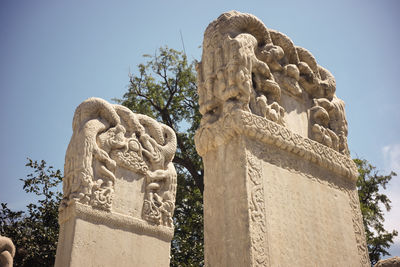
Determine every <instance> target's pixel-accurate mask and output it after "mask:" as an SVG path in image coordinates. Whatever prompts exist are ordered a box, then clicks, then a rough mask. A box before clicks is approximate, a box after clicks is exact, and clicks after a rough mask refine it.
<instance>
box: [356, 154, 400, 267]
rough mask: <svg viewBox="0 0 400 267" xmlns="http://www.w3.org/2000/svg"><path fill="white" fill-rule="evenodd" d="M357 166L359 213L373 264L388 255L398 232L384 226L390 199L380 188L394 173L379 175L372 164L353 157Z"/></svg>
mask: <svg viewBox="0 0 400 267" xmlns="http://www.w3.org/2000/svg"><path fill="white" fill-rule="evenodd" d="M354 162H355V163H356V165H357V167H358V172H359V177H358V181H357V188H358V196H359V198H360V206H361V213H362V215H363V222H364V228H365V234H366V237H367V245H368V252H369V258H370V260H371V264H373V265H374V264H375V263H376V262H378V260H379V259H380V258H381V257H382V256H386V255H390V254H389V253H388V251H387V250H388V249H389V247H390V245H391V244H393V238H394V237H395V236H397V234H398V232H397V231H396V230H393V231H392V232H388V231H387V230H386V229H385V228H384V226H383V222H384V221H385V218H384V210H383V207H384V208H385V209H386V211H390V208H391V206H390V203H391V201H390V199H389V198H388V197H387V196H386V195H385V194H383V193H381V188H383V189H386V186H387V184H388V182H389V181H390V180H391V179H392V177H393V176H396V173H394V172H391V173H390V174H389V175H380V174H379V172H378V171H377V170H376V168H375V167H374V166H372V165H371V164H370V163H369V162H368V161H366V160H363V159H354Z"/></svg>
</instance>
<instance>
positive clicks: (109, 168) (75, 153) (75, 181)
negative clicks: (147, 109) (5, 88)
mask: <svg viewBox="0 0 400 267" xmlns="http://www.w3.org/2000/svg"><path fill="white" fill-rule="evenodd" d="M72 128H73V134H72V137H71V141H70V143H69V146H68V149H67V152H66V156H65V166H64V169H65V177H64V183H63V199H62V201H61V204H60V210H63V209H64V208H65V207H67V206H68V205H70V204H71V203H73V202H80V203H82V204H86V205H90V206H92V207H93V208H96V209H101V210H106V211H111V210H112V200H113V194H114V184H115V181H116V177H115V171H116V168H117V166H118V167H120V168H124V169H127V170H129V171H132V172H135V173H139V174H141V175H142V176H143V177H144V183H145V198H144V200H143V209H142V217H143V219H145V220H146V221H148V222H149V223H152V224H156V225H165V226H168V227H172V215H173V212H174V208H175V194H176V182H177V180H176V171H175V168H174V165H173V163H172V160H173V157H174V155H175V150H176V136H175V133H174V132H173V130H172V129H171V128H169V127H168V126H166V125H163V124H160V123H158V122H157V121H155V120H154V119H152V118H150V117H147V116H145V115H141V114H135V113H133V112H132V111H130V110H129V109H128V108H126V107H123V106H120V105H112V104H109V103H108V102H106V101H105V100H102V99H100V98H89V99H88V100H86V101H84V102H83V103H82V104H80V105H79V106H78V108H77V109H76V111H75V115H74V119H73V127H72Z"/></svg>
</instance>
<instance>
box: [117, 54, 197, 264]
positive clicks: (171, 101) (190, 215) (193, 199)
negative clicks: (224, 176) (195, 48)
mask: <svg viewBox="0 0 400 267" xmlns="http://www.w3.org/2000/svg"><path fill="white" fill-rule="evenodd" d="M144 57H145V58H147V59H148V61H147V62H146V63H144V64H140V65H138V72H137V74H135V75H134V74H131V75H130V86H129V90H128V92H127V93H126V94H124V96H123V98H122V99H120V100H117V101H118V102H119V103H120V104H122V105H124V106H126V107H128V108H129V109H131V110H132V111H134V112H137V113H142V114H146V115H148V116H150V117H153V118H155V119H156V120H158V121H160V122H163V123H164V124H166V125H168V126H169V127H171V128H172V129H173V130H174V131H175V132H176V135H177V151H176V155H175V158H174V160H173V162H174V163H175V166H176V169H177V173H178V188H177V200H176V208H175V215H174V223H175V235H174V238H173V240H172V246H171V255H172V258H171V266H202V265H203V264H204V261H203V197H202V195H203V166H202V161H201V158H200V157H199V155H198V154H197V153H196V150H195V146H194V133H195V131H196V129H197V128H198V126H199V123H200V113H199V111H198V110H199V106H198V96H197V86H196V72H195V70H194V63H188V61H187V58H186V55H185V54H184V53H182V52H178V51H176V50H173V49H169V48H167V47H163V48H160V49H159V50H158V52H157V53H156V54H155V55H144Z"/></svg>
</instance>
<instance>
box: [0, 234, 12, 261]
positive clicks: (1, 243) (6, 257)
mask: <svg viewBox="0 0 400 267" xmlns="http://www.w3.org/2000/svg"><path fill="white" fill-rule="evenodd" d="M14 256H15V246H14V244H13V242H12V241H11V239H10V238H8V237H5V236H1V235H0V266H2V267H12V266H13V258H14Z"/></svg>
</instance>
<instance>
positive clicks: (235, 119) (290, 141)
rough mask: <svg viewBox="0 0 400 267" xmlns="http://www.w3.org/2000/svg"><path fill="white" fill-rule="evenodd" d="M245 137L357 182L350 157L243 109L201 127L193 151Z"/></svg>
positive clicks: (211, 147)
mask: <svg viewBox="0 0 400 267" xmlns="http://www.w3.org/2000/svg"><path fill="white" fill-rule="evenodd" d="M237 135H244V136H248V137H250V138H254V139H256V140H257V141H259V142H262V143H265V144H271V145H275V146H277V147H279V148H280V149H282V150H285V151H288V152H291V153H293V154H296V155H299V156H301V157H303V158H305V159H306V160H308V161H310V162H313V163H315V164H318V165H320V166H321V167H323V168H325V169H328V170H330V171H332V172H334V173H336V174H339V175H341V176H344V177H347V178H349V179H350V180H351V181H352V182H354V183H355V182H356V181H357V177H358V171H357V168H356V165H355V164H354V162H353V161H352V160H351V158H349V157H347V156H345V155H343V154H340V153H339V152H337V151H335V150H333V149H331V148H329V147H327V146H325V145H322V144H320V143H318V142H316V141H313V140H311V139H309V138H305V137H303V136H301V135H299V134H296V133H293V132H292V131H290V130H289V129H287V128H285V127H283V126H281V125H279V124H277V123H275V122H272V121H270V120H268V119H265V118H262V117H260V116H257V115H254V114H252V113H250V112H246V111H243V110H236V111H235V112H233V113H230V114H226V115H225V116H223V117H222V118H220V119H219V120H218V121H216V122H215V123H212V124H209V125H204V126H202V127H201V128H200V129H199V130H198V131H197V132H196V136H195V143H196V149H197V151H198V153H199V154H200V155H201V156H204V155H205V154H206V153H207V152H208V151H210V150H214V149H215V148H216V147H217V146H220V145H223V144H225V143H227V142H228V141H229V140H230V139H231V138H232V137H234V136H237Z"/></svg>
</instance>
